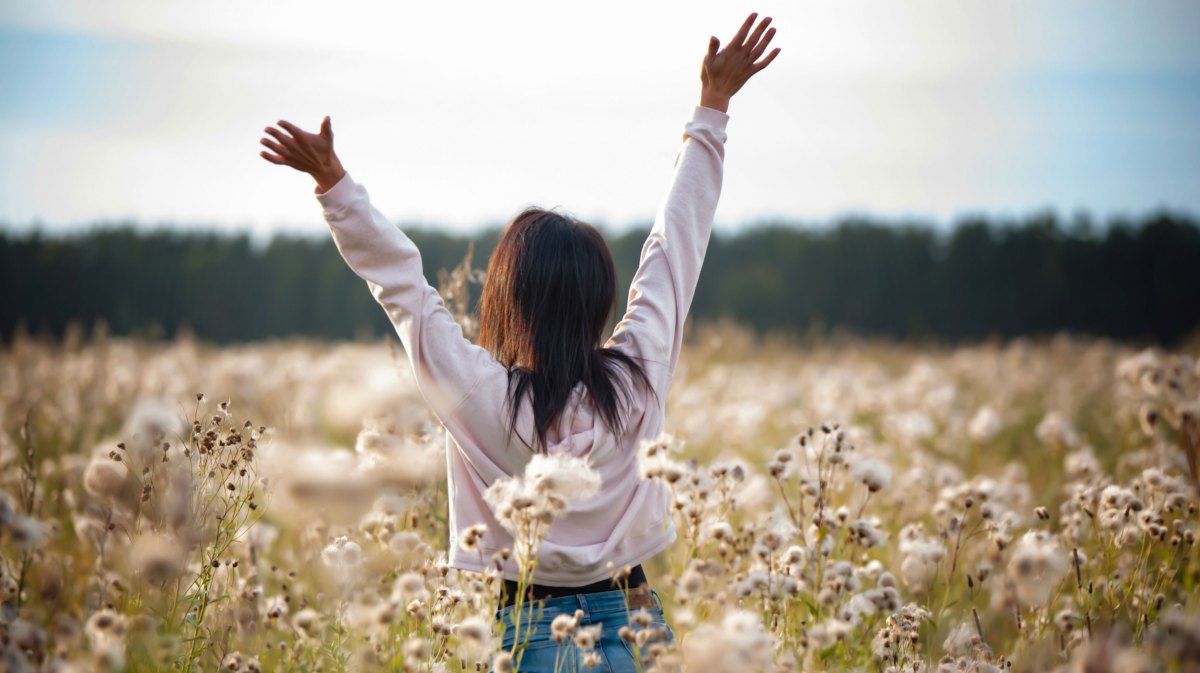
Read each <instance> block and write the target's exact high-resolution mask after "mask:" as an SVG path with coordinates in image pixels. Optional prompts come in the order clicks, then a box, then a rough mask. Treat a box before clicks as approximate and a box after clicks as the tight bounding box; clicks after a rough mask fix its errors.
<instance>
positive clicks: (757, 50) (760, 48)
mask: <svg viewBox="0 0 1200 673" xmlns="http://www.w3.org/2000/svg"><path fill="white" fill-rule="evenodd" d="M769 20H770V19H768V21H769ZM774 38H775V29H774V28H772V29H771V30H768V31H767V34H766V36H764V37H763V38H762V39H760V40H759V41H758V44H756V45H755V46H754V49H752V50H750V60H751V61H757V60H758V57H759V56H762V55H763V52H765V51H766V50H767V46H768V45H770V44H771V40H772V39H774Z"/></svg>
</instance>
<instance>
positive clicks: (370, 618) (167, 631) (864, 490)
mask: <svg viewBox="0 0 1200 673" xmlns="http://www.w3.org/2000/svg"><path fill="white" fill-rule="evenodd" d="M234 319H252V316H243V317H237V318H234ZM1198 350H1200V349H1198V348H1197V347H1196V346H1195V344H1192V345H1187V344H1185V345H1183V346H1180V347H1178V348H1177V349H1175V350H1173V351H1164V350H1161V349H1150V350H1142V349H1140V348H1134V347H1132V346H1128V345H1122V344H1119V343H1115V342H1110V341H1105V340H1096V339H1080V338H1072V337H1067V336H1061V337H1056V338H1049V339H1039V340H1026V339H1016V340H1009V341H1003V342H1002V341H993V342H982V343H976V344H972V345H961V346H954V347H951V346H935V345H927V346H914V345H902V344H897V343H891V342H883V341H863V340H855V339H852V338H842V339H825V340H820V341H814V342H809V341H803V340H783V339H770V338H767V339H763V338H758V337H755V336H754V335H752V334H751V333H748V332H746V331H743V330H741V329H739V328H737V327H734V326H729V325H724V326H708V327H704V326H701V327H698V328H696V329H695V330H694V331H693V332H692V334H691V336H690V341H689V345H688V347H687V348H686V349H685V351H684V359H683V361H682V363H681V365H680V367H679V370H678V372H677V374H676V378H675V381H674V384H673V387H672V389H671V393H670V397H669V398H668V400H667V407H668V416H667V417H668V428H667V430H668V432H669V433H670V434H668V435H664V436H663V437H661V438H659V440H658V441H656V442H653V443H649V444H647V445H646V446H644V447H643V449H642V452H643V455H642V456H641V458H640V465H641V470H642V473H643V476H644V477H645V478H647V479H656V480H659V481H661V482H662V484H663V486H664V493H665V494H667V497H668V498H669V503H668V506H669V507H670V509H671V511H672V513H673V516H674V517H675V521H676V526H677V530H678V538H677V540H676V542H675V543H674V544H673V545H672V547H671V548H670V549H669V550H668V551H667V552H664V553H663V554H661V555H660V556H659V557H657V558H655V559H654V560H653V561H652V562H650V563H648V564H647V572H648V574H649V576H650V580H651V584H652V586H654V587H655V588H656V589H657V590H658V591H659V592H660V593H661V594H662V595H663V597H664V603H665V610H666V613H667V616H668V621H669V623H670V626H671V629H672V630H673V633H674V636H675V639H674V644H671V645H667V644H665V642H664V639H663V638H662V637H661V636H662V635H663V634H662V633H661V629H659V628H657V627H655V626H654V625H653V624H648V623H647V621H646V620H644V619H639V618H638V616H637V615H635V619H634V620H633V622H634V623H635V624H636V625H637V626H636V627H635V628H632V629H630V630H629V631H628V632H623V633H622V634H621V635H622V638H623V640H625V641H626V642H627V644H628V646H629V647H630V649H631V650H633V651H635V652H636V653H637V654H638V655H639V656H640V657H641V658H643V660H644V664H645V667H646V669H647V670H655V671H677V670H684V671H695V672H708V671H714V672H715V671H906V672H919V671H930V672H932V671H938V672H943V671H944V672H951V671H979V672H984V671H1089V672H1093V671H1121V672H1137V671H1147V672H1149V671H1197V670H1200V605H1198V604H1197V603H1198V600H1197V582H1198V580H1200V555H1198V553H1197V549H1196V545H1195V535H1196V524H1197V513H1196V509H1197V504H1198V503H1197V498H1198V492H1197V487H1196V482H1195V476H1196V465H1195V460H1196V453H1197V448H1196V443H1197V442H1198V441H1200V428H1198V426H1197V419H1198V416H1200V360H1198V359H1197V352H1198ZM0 428H2V430H3V432H0V604H2V605H0V634H3V638H2V641H0V645H2V647H3V653H2V658H0V661H2V662H3V663H2V665H0V669H2V670H5V671H40V670H46V671H59V672H64V673H65V672H67V671H118V670H129V671H152V670H176V671H192V670H204V671H213V670H223V671H231V672H236V671H252V672H257V671H368V670H399V671H481V670H489V668H491V667H493V666H494V668H495V669H496V670H498V671H504V670H513V668H514V667H519V659H520V646H519V642H518V645H517V646H516V647H514V648H511V649H510V650H502V649H501V647H500V645H501V641H500V635H501V632H500V631H499V630H498V626H499V625H498V624H497V623H496V619H495V609H496V604H497V598H498V582H497V578H496V577H495V576H494V575H491V574H485V575H482V576H480V575H473V574H469V573H465V572H460V571H458V570H455V569H452V568H449V567H448V566H447V565H446V563H445V557H446V544H447V532H446V483H445V478H446V477H445V455H444V452H445V438H444V435H443V430H442V428H441V427H440V426H439V425H438V423H437V422H436V419H435V418H433V417H432V416H431V415H430V413H429V411H428V410H427V408H426V406H425V404H424V402H423V400H422V398H421V396H420V394H419V392H418V391H417V390H416V389H415V387H414V384H413V379H412V375H411V372H410V370H409V366H408V362H407V360H406V359H405V357H404V354H403V352H402V351H401V350H400V347H399V345H398V344H397V343H396V342H395V341H394V340H380V341H370V342H340V343H329V342H314V341H302V340H287V341H277V342H260V343H250V344H244V345H234V346H224V347H220V348H218V347H216V346H212V345H209V344H207V343H204V342H199V341H196V340H193V339H189V338H186V337H185V338H178V339H175V340H173V341H137V340H128V339H123V338H117V337H112V336H109V335H107V334H105V333H104V330H103V329H99V330H95V331H90V332H89V331H86V330H83V329H81V328H78V327H75V328H72V329H71V330H70V331H69V332H68V333H67V335H66V336H65V337H64V338H63V339H61V340H58V341H53V342H50V341H43V340H39V339H33V338H30V337H29V336H25V335H21V334H18V335H16V336H15V337H14V338H13V339H12V340H11V341H10V342H9V343H7V344H5V345H4V346H3V348H2V349H0ZM539 469H541V470H542V473H541V474H540V475H535V474H532V473H531V474H529V475H524V476H521V475H518V477H520V478H519V479H516V480H514V481H513V482H512V483H510V484H508V485H507V490H505V493H500V492H499V491H497V492H496V493H495V494H494V496H495V497H496V498H498V499H500V500H502V499H503V498H505V497H507V498H509V500H508V501H507V502H500V500H498V501H497V502H498V505H499V506H501V507H503V506H505V505H506V504H507V506H509V509H508V510H505V511H507V512H508V514H509V515H510V516H509V517H508V519H506V520H508V521H512V522H513V525H514V526H516V527H518V528H520V525H519V524H520V522H521V521H522V516H524V514H523V513H533V514H536V515H538V517H541V518H539V519H538V520H542V521H545V520H548V519H552V517H553V513H554V509H555V507H550V506H547V507H545V508H543V509H541V510H539V507H540V506H539V505H538V504H537V502H536V497H544V498H549V500H547V502H551V503H554V504H555V506H569V503H566V504H565V505H564V503H563V502H561V501H558V500H556V499H555V498H554V497H552V496H554V495H555V493H554V488H555V486H554V484H553V483H551V482H554V479H550V480H548V481H547V480H545V479H544V478H545V477H546V474H547V472H546V470H550V473H549V475H550V477H555V476H556V475H555V474H554V473H553V470H554V469H561V470H563V475H561V476H562V477H563V479H561V480H560V481H559V483H562V482H564V481H569V479H566V478H567V477H571V478H575V479H582V480H583V481H585V482H586V480H587V478H588V475H587V474H586V467H583V468H581V467H580V466H578V465H565V464H562V465H557V467H556V464H555V463H554V462H553V461H541V463H540V468H539ZM572 471H573V472H572ZM581 471H582V474H580V472H581ZM538 479H543V481H538ZM523 489H524V492H528V493H531V494H533V495H534V496H536V497H535V498H533V500H531V502H532V503H533V504H532V505H530V504H527V503H522V502H515V503H514V501H513V500H512V498H514V497H515V496H514V495H513V494H514V493H516V494H519V493H520V492H523ZM500 490H504V489H500ZM527 507H531V508H532V509H528V510H527V509H524V508H527ZM535 528H536V527H535ZM537 535H538V533H537V531H536V530H533V531H529V532H528V535H527V536H524V537H522V535H518V539H519V540H520V541H519V542H518V546H520V547H522V549H517V550H513V552H512V553H517V554H518V555H520V556H522V557H524V558H528V559H529V560H530V562H532V561H533V559H535V558H536V552H537ZM470 543H471V541H470V539H464V541H463V544H466V545H469V544H470ZM613 572H614V573H615V574H617V575H620V573H621V569H619V568H614V569H613ZM555 629H556V633H558V634H559V635H560V640H561V645H560V646H559V647H561V648H562V649H563V651H564V652H566V651H568V650H572V651H574V650H578V654H580V655H582V659H583V661H587V660H588V658H587V655H588V654H589V652H588V648H589V644H590V642H591V637H589V634H588V633H587V632H586V629H583V628H580V627H579V625H577V624H572V623H570V622H569V620H567V621H564V622H563V623H557V622H556V624H555ZM592 635H594V634H592ZM518 640H519V639H518ZM564 660H565V658H564Z"/></svg>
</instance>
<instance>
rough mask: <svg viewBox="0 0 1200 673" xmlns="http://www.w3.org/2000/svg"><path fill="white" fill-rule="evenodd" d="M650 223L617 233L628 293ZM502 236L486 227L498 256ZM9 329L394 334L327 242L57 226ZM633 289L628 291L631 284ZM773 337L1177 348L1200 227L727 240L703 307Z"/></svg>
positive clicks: (809, 230) (1195, 272) (1188, 308)
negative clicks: (1074, 337) (1052, 338)
mask: <svg viewBox="0 0 1200 673" xmlns="http://www.w3.org/2000/svg"><path fill="white" fill-rule="evenodd" d="M409 233H410V235H411V236H412V238H413V239H414V240H415V241H416V242H417V244H418V245H419V246H420V248H421V250H422V254H423V256H424V260H425V273H426V276H427V277H429V279H430V281H431V282H434V283H436V282H437V281H436V279H437V272H438V270H439V269H442V268H450V267H453V266H455V265H457V264H458V263H459V262H461V260H462V258H463V256H464V254H465V252H466V250H467V247H468V243H469V241H470V240H471V239H470V238H469V237H466V236H456V235H448V234H445V233H439V232H437V231H433V230H430V229H428V228H413V229H410V230H409ZM645 235H646V230H645V229H635V230H631V231H628V232H624V233H621V234H619V235H610V236H608V240H609V242H610V245H611V246H612V249H613V254H614V256H615V257H616V260H617V264H618V271H619V275H620V282H621V286H622V288H624V287H626V286H627V284H628V282H629V279H630V278H631V277H632V275H633V271H634V269H635V268H636V264H637V259H638V254H639V252H640V250H641V246H642V242H643V239H644V238H645ZM496 237H497V232H496V231H494V230H493V231H488V232H484V233H481V234H479V235H478V236H476V237H475V246H476V256H475V259H476V260H478V264H480V265H483V264H484V263H485V261H486V259H487V255H488V254H490V251H491V249H492V248H493V247H494V245H495V242H496ZM0 282H3V284H4V287H5V291H4V292H3V295H2V296H3V300H2V301H3V304H2V306H0V337H2V338H4V339H5V340H8V339H10V338H11V337H12V335H13V334H14V333H15V331H16V330H18V329H23V330H25V331H27V332H29V333H32V334H34V335H44V336H51V337H53V336H57V335H61V334H62V333H63V331H64V329H65V328H66V326H67V325H68V324H69V323H70V322H71V321H79V322H81V323H83V324H84V325H91V324H94V323H95V322H97V321H100V320H103V321H104V322H106V323H107V325H108V328H109V329H110V330H111V331H112V332H115V333H119V334H134V335H141V336H149V337H157V336H162V337H170V336H173V335H174V334H175V333H176V331H177V330H180V329H187V330H190V331H191V332H193V333H194V334H196V335H197V336H198V337H200V338H202V339H208V340H212V341H215V342H220V343H227V342H234V341H249V340H255V339H265V338H273V337H287V336H296V335H304V336H311V337H319V338H327V339H346V338H360V337H368V336H379V335H381V334H383V333H385V332H387V331H389V330H390V327H389V325H388V324H387V321H386V319H385V318H384V315H383V312H382V311H380V310H379V308H378V307H377V306H376V305H375V303H374V300H373V298H372V297H371V295H370V293H369V292H368V291H367V290H366V289H365V287H364V285H363V282H362V281H361V280H360V279H359V278H358V277H357V276H355V275H354V274H353V273H352V272H351V271H350V270H349V269H348V268H347V267H346V266H345V264H344V263H343V261H342V259H341V257H340V256H339V255H338V253H337V250H336V248H334V246H333V244H332V242H331V241H329V240H328V239H314V238H302V237H295V236H283V235H280V236H276V237H275V238H273V239H272V240H270V241H269V242H268V243H267V244H265V245H261V244H259V245H255V244H254V242H253V241H252V240H251V239H250V238H249V237H248V236H245V235H219V234H214V233H210V232H200V231H197V230H194V229H169V228H159V229H155V230H147V229H145V228H141V227H135V226H129V225H126V226H111V225H108V226H98V227H96V228H93V229H90V230H88V231H86V232H81V233H74V234H68V235H49V234H46V233H44V232H40V231H37V230H33V231H27V232H23V233H14V232H13V231H11V230H5V229H0ZM621 294H622V295H623V294H624V290H622V292H621ZM692 315H693V316H694V317H695V319H697V320H718V319H732V320H736V321H738V322H741V323H744V324H748V325H752V326H753V327H755V328H756V329H757V330H759V331H761V332H768V331H780V332H786V333H806V334H811V333H814V332H816V333H824V332H829V331H831V330H846V331H850V332H852V333H856V334H861V335H866V336H881V337H890V338H896V339H904V340H921V341H927V340H936V341H945V342H959V341H964V340H977V339H983V338H989V337H1013V336H1017V335H1045V334H1051V333H1056V332H1060V331H1068V332H1072V333H1079V334H1090V335H1099V336H1108V337H1113V338H1117V339H1122V340H1129V341H1136V342H1154V343H1161V344H1171V343H1175V342H1178V341H1180V340H1181V339H1184V338H1186V337H1188V336H1190V335H1192V334H1194V333H1195V331H1196V328H1197V325H1198V323H1200V227H1198V225H1197V222H1196V221H1195V220H1194V219H1193V218H1191V217H1190V216H1186V215H1180V214H1176V213H1169V212H1160V213H1154V214H1149V215H1146V216H1144V217H1141V218H1139V219H1115V220H1111V221H1108V222H1105V223H1103V224H1095V223H1092V222H1091V221H1090V220H1089V219H1088V218H1086V217H1077V218H1074V219H1072V220H1070V221H1069V222H1064V221H1062V220H1060V219H1059V218H1058V217H1056V216H1055V215H1054V214H1040V215H1036V216H1030V217H1027V218H1025V219H1022V220H1014V221H1006V222H995V221H988V220H986V219H983V218H976V219H964V220H960V221H958V222H956V223H955V224H954V225H953V226H950V227H940V228H939V227H936V226H933V225H931V224H928V223H905V222H887V221H883V220H878V219H871V218H845V219H842V220H839V221H837V222H834V223H832V224H827V225H823V226H816V227H813V226H800V225H798V224H796V223H777V224H763V225H759V226H755V227H752V228H748V229H744V230H742V231H740V232H738V233H736V234H726V233H721V232H719V231H718V232H717V233H715V234H714V236H713V240H712V243H711V245H710V247H709V251H708V256H707V259H706V261H705V266H704V273H703V275H702V277H701V280H700V285H699V288H698V290H697V296H696V299H695V303H694V305H693V308H692Z"/></svg>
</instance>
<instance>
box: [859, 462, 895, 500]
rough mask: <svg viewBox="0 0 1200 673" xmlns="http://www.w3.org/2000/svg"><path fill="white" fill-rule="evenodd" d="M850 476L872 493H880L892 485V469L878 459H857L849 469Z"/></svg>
mask: <svg viewBox="0 0 1200 673" xmlns="http://www.w3.org/2000/svg"><path fill="white" fill-rule="evenodd" d="M850 474H851V475H852V476H853V477H854V479H855V480H856V481H859V482H862V483H863V484H864V485H865V486H866V487H867V490H869V491H870V492H872V493H875V492H877V491H881V490H883V489H885V488H887V487H888V484H891V483H892V468H890V467H888V465H887V463H885V462H883V461H882V460H879V459H878V458H859V459H858V460H856V461H854V465H853V467H851V468H850Z"/></svg>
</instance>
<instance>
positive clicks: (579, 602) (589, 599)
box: [497, 589, 662, 623]
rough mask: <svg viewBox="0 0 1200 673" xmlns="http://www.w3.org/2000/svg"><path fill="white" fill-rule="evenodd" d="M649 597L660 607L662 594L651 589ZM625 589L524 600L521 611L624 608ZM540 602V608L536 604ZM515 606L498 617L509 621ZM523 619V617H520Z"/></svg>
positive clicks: (594, 610)
mask: <svg viewBox="0 0 1200 673" xmlns="http://www.w3.org/2000/svg"><path fill="white" fill-rule="evenodd" d="M650 597H651V599H652V600H653V601H654V607H655V608H657V609H659V610H661V609H662V596H659V595H658V592H657V591H655V590H653V589H651V590H650ZM626 600H627V599H626V596H625V591H623V590H621V589H617V590H614V591H598V592H596V593H590V594H574V595H571V596H559V597H557V598H545V599H542V600H540V601H534V602H533V603H532V604H531V603H529V602H528V601H526V602H525V603H524V604H523V605H522V606H521V609H522V611H530V610H532V611H533V612H534V613H535V615H536V614H537V613H538V612H539V611H540V612H541V614H543V615H558V614H568V615H569V614H574V613H575V611H576V610H583V611H584V613H585V614H590V613H593V612H611V611H615V610H625V608H626V606H627V603H626ZM539 603H540V608H539V607H538V604H539ZM515 608H516V606H515V605H509V606H507V607H504V608H502V609H501V610H500V611H499V613H498V615H497V616H498V617H499V618H500V619H501V620H502V621H504V622H505V623H508V622H509V616H510V615H511V614H512V613H513V610H514V609H515ZM522 619H525V617H522Z"/></svg>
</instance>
